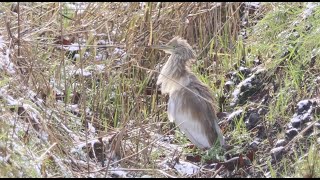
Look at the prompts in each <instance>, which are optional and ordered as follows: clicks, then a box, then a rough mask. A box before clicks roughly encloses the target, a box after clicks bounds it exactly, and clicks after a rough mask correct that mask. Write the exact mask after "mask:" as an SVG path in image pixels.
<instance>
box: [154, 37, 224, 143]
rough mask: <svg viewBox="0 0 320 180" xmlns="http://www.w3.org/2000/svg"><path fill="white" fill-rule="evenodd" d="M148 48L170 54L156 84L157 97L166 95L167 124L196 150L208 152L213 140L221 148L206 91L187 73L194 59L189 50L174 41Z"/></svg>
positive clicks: (204, 87) (181, 43) (179, 39)
mask: <svg viewBox="0 0 320 180" xmlns="http://www.w3.org/2000/svg"><path fill="white" fill-rule="evenodd" d="M152 47H153V48H157V49H161V50H164V51H165V52H166V53H169V54H170V57H169V59H168V61H167V62H166V64H165V65H164V66H163V68H162V70H161V72H160V75H159V77H158V81H157V84H158V85H161V93H162V94H169V102H168V117H169V120H170V121H171V122H173V121H174V122H175V123H176V125H177V126H179V128H180V130H181V131H182V132H183V133H185V135H186V136H187V137H188V138H189V139H190V141H191V142H192V143H193V144H195V145H196V146H197V147H199V148H202V149H204V148H210V147H211V146H212V145H213V144H214V143H215V142H216V140H217V139H218V140H219V142H220V145H224V144H225V142H224V137H223V135H222V133H221V130H220V127H219V125H218V123H217V121H218V118H217V116H216V114H215V111H214V107H213V104H212V103H213V97H212V96H211V94H210V90H209V88H208V87H207V86H206V85H204V84H203V83H202V82H201V81H200V80H198V78H197V77H196V76H195V75H194V74H193V73H192V72H191V70H190V69H189V62H190V61H191V60H194V59H195V52H194V51H193V50H192V48H191V46H190V45H189V44H188V43H187V41H186V40H183V39H182V38H180V37H175V38H173V39H172V40H171V41H170V42H169V43H167V45H160V46H152ZM190 90H191V91H192V92H190ZM198 95H200V96H201V97H202V98H201V97H199V96H198ZM203 98H204V99H206V100H207V101H206V100H204V99H203ZM208 101H209V102H208Z"/></svg>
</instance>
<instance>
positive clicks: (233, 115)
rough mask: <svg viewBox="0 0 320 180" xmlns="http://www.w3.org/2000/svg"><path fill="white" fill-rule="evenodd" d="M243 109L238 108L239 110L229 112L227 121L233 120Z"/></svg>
mask: <svg viewBox="0 0 320 180" xmlns="http://www.w3.org/2000/svg"><path fill="white" fill-rule="evenodd" d="M242 111H243V110H242V109H238V110H237V111H234V112H233V113H231V114H229V115H228V117H227V121H231V120H232V119H233V118H234V117H236V116H238V115H239V114H241V113H242Z"/></svg>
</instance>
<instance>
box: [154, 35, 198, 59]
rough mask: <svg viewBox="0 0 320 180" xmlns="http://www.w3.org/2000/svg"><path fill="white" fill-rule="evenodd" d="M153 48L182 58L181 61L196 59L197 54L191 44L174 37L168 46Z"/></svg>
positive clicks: (155, 46)
mask: <svg viewBox="0 0 320 180" xmlns="http://www.w3.org/2000/svg"><path fill="white" fill-rule="evenodd" d="M151 48H155V49H160V50H163V51H164V52H166V53H168V54H172V55H176V56H180V57H181V59H185V60H189V59H195V58H196V54H195V52H194V51H193V49H192V47H191V46H190V44H188V43H187V40H184V39H182V38H180V37H174V38H173V39H171V40H170V41H169V42H168V43H167V44H166V45H154V46H151Z"/></svg>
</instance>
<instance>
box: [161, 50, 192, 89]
mask: <svg viewBox="0 0 320 180" xmlns="http://www.w3.org/2000/svg"><path fill="white" fill-rule="evenodd" d="M186 62H187V60H185V59H181V57H180V56H177V55H174V54H172V55H171V56H170V57H169V59H168V61H167V62H166V64H165V65H164V66H163V68H162V69H161V72H160V75H159V77H158V81H157V84H158V85H159V84H161V92H162V94H166V93H169V94H171V93H173V92H174V91H175V90H178V89H180V88H182V86H181V85H183V86H186V85H188V84H189V80H188V74H189V73H190V70H189V68H188V67H187V64H186ZM176 82H178V83H176Z"/></svg>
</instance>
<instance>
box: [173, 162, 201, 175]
mask: <svg viewBox="0 0 320 180" xmlns="http://www.w3.org/2000/svg"><path fill="white" fill-rule="evenodd" d="M174 168H175V169H176V170H177V171H178V172H179V173H180V174H182V175H193V174H195V173H198V172H199V170H200V167H198V166H196V165H194V164H191V163H189V162H183V161H180V162H179V163H177V164H176V165H175V166H174Z"/></svg>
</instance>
